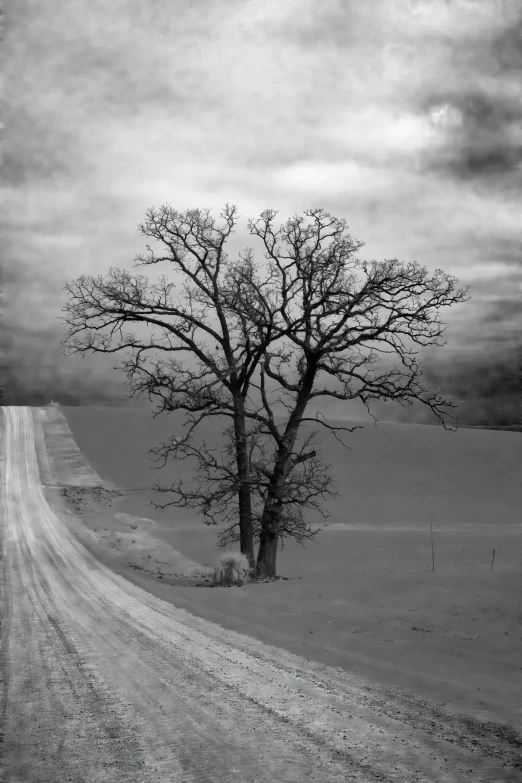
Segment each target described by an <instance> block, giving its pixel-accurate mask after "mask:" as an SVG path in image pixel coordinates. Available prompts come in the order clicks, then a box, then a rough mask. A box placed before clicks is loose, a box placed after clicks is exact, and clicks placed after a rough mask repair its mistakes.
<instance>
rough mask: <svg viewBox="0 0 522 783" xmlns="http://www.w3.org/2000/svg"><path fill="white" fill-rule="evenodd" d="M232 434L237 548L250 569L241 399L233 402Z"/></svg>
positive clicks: (250, 534)
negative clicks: (237, 511)
mask: <svg viewBox="0 0 522 783" xmlns="http://www.w3.org/2000/svg"><path fill="white" fill-rule="evenodd" d="M234 402H235V413H234V434H235V441H236V464H237V474H238V479H239V482H240V484H239V489H238V501H239V548H240V551H241V553H242V554H243V555H246V557H247V558H248V562H249V563H250V565H251V566H252V567H254V565H255V558H254V531H253V526H252V500H251V492H250V464H249V459H248V446H247V437H246V424H245V412H244V404H243V399H242V398H241V397H239V398H237V399H235V400H234Z"/></svg>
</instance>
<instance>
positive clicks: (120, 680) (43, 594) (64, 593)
mask: <svg viewBox="0 0 522 783" xmlns="http://www.w3.org/2000/svg"><path fill="white" fill-rule="evenodd" d="M2 429H3V443H2V452H3V471H2V473H3V475H2V482H3V486H2V536H3V558H2V564H3V569H4V582H3V602H2V652H1V654H2V673H3V679H2V682H3V686H4V703H3V707H4V713H3V724H4V725H3V727H2V732H3V743H2V744H1V746H0V747H1V751H0V752H1V753H2V762H1V771H2V773H3V775H2V778H3V780H5V781H16V783H22V781H23V783H33V782H34V783H36V781H38V783H51V782H52V783H60V782H61V781H75V782H76V781H78V782H79V781H85V782H88V783H102V782H103V783H106V782H107V783H111V782H112V781H118V783H124V782H125V781H129V782H130V781H133V782H134V781H136V783H137V782H138V781H140V783H144V782H147V781H151V783H152V782H154V783H162V781H169V782H172V783H178V782H179V783H181V781H183V782H186V783H192V782H194V783H205V782H206V781H209V782H210V781H212V782H213V783H220V782H221V781H223V782H224V781H226V782H227V783H230V782H231V781H241V782H244V783H248V782H249V781H256V782H258V783H263V782H264V781H266V782H267V783H268V781H270V783H272V781H281V782H282V783H284V782H286V781H296V782H297V781H299V783H301V781H307V780H315V781H321V783H328V782H329V781H343V783H344V782H345V781H350V780H356V781H375V780H385V781H400V782H401V783H405V782H406V781H431V782H433V781H436V782H437V783H439V782H440V783H443V781H451V782H453V781H464V780H465V781H467V780H472V781H474V783H477V782H478V781H487V783H494V781H515V780H517V779H518V776H519V775H520V770H518V771H517V769H516V757H515V749H514V747H513V746H512V745H510V744H509V741H508V739H509V738H508V739H502V738H501V737H500V736H499V733H498V730H497V731H496V732H495V731H493V730H492V729H486V728H483V730H482V732H480V731H479V730H478V729H476V730H475V729H473V728H471V727H470V726H469V725H466V724H465V723H463V722H462V721H461V720H460V719H459V718H458V717H457V716H453V718H452V717H451V716H448V715H447V714H442V713H441V712H440V710H439V711H434V710H433V709H432V708H431V707H430V706H429V705H428V704H426V703H422V704H421V703H419V702H414V701H413V700H411V699H410V700H409V699H407V698H405V697H402V696H401V695H400V694H396V695H395V696H392V695H390V694H389V693H388V694H384V692H381V691H379V690H378V689H377V688H376V687H375V686H367V685H366V684H365V683H364V682H362V681H360V680H358V679H356V678H352V677H350V676H347V675H346V674H343V673H342V672H339V671H337V670H334V669H332V668H329V667H326V666H322V665H319V664H315V663H310V662H308V661H306V660H304V659H302V658H299V657H297V656H294V655H291V654H289V653H286V652H284V651H281V650H277V649H276V648H273V647H269V646H266V645H264V644H261V643H260V642H258V641H255V640H253V639H250V638H249V637H246V636H242V635H240V634H236V633H233V632H230V631H226V630H224V629H222V628H220V627H219V626H217V625H214V624H212V623H208V622H206V621H203V620H201V619H198V618H196V617H193V616H191V615H189V614H188V613H186V612H185V611H182V610H178V609H176V608H175V607H173V606H171V605H170V604H167V603H165V602H163V601H161V600H159V599H157V598H155V597H154V596H152V595H150V594H149V593H147V592H145V591H144V590H141V589H140V588H138V587H136V586H134V585H132V584H131V583H129V582H127V581H126V580H125V579H123V578H122V577H119V576H117V575H115V574H113V573H112V572H111V571H109V570H108V569H107V568H105V567H103V566H102V565H101V564H99V563H98V562H97V561H96V560H95V559H93V558H92V557H91V556H90V555H89V554H88V553H87V552H86V551H85V549H83V548H82V547H81V545H80V544H79V543H78V542H77V541H76V539H75V538H74V537H73V536H72V535H71V534H70V533H69V531H68V530H67V528H66V527H65V526H64V524H63V523H62V522H61V520H60V519H59V518H58V517H57V515H56V514H55V513H54V511H53V510H52V508H51V507H50V506H49V505H48V504H47V502H46V500H45V498H44V495H43V493H42V487H41V484H40V478H39V473H38V463H37V459H36V453H35V447H34V432H33V420H32V415H31V410H30V409H28V408H4V409H3V428H2ZM260 589H262V587H261V586H260Z"/></svg>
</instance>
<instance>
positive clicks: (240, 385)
mask: <svg viewBox="0 0 522 783" xmlns="http://www.w3.org/2000/svg"><path fill="white" fill-rule="evenodd" d="M221 217H222V218H223V221H224V222H223V223H222V224H221V225H217V224H216V221H215V219H214V218H212V217H211V216H210V211H209V210H187V211H186V212H178V211H176V210H174V209H172V208H171V207H169V206H163V207H161V208H160V209H159V210H156V209H154V208H152V209H149V210H148V211H147V213H146V220H145V222H144V223H141V224H140V225H139V227H138V228H139V231H140V233H141V234H142V236H144V237H148V238H151V239H153V240H155V241H156V243H157V244H158V245H159V252H158V253H156V252H155V251H154V250H153V249H152V247H151V246H150V245H147V246H146V250H147V253H146V254H145V255H138V256H136V258H135V264H134V265H135V266H152V265H157V264H159V263H161V262H169V263H170V264H171V265H172V266H173V267H174V270H175V271H176V272H178V273H181V280H180V287H181V295H178V296H175V291H174V289H175V288H176V287H177V283H176V282H174V281H172V280H171V281H169V280H168V279H167V277H166V276H164V275H162V276H161V277H159V280H158V282H157V283H153V284H149V281H148V279H147V278H146V277H144V276H143V275H132V274H130V273H129V272H128V271H124V270H123V271H122V270H118V269H115V268H111V269H110V270H109V274H108V275H107V276H106V277H105V278H104V277H102V276H101V275H100V276H97V277H92V276H90V277H87V276H82V277H80V278H79V279H78V280H76V281H74V282H73V283H67V285H66V286H65V290H66V291H67V292H68V293H69V294H70V297H69V300H68V302H67V303H66V305H65V306H64V307H63V310H62V311H63V312H64V313H65V316H64V317H63V318H62V319H61V320H62V321H64V322H65V323H66V325H67V327H68V330H67V334H66V337H65V340H64V342H63V346H64V352H65V353H66V354H71V353H79V354H81V355H86V354H87V352H94V353H116V352H120V351H124V350H128V351H129V353H128V355H127V358H126V359H125V360H124V361H123V363H122V364H121V365H119V366H118V367H117V368H116V369H122V370H124V371H125V372H126V373H127V377H128V380H129V383H130V395H129V396H130V397H134V396H137V395H141V394H147V395H148V397H149V399H150V400H152V399H153V398H156V399H157V398H159V400H160V404H159V405H160V406H159V409H158V411H157V413H156V414H155V415H158V414H159V413H161V412H163V411H167V412H169V411H176V410H182V411H185V414H186V422H185V425H186V426H187V427H188V432H187V435H190V433H192V432H193V431H194V430H195V429H196V428H197V426H198V425H199V424H200V423H201V421H202V420H204V419H205V418H208V417H215V416H220V417H221V416H225V417H228V418H229V419H231V420H232V422H233V430H234V451H235V479H234V491H235V492H236V494H237V498H238V507H239V508H238V510H239V519H238V525H239V529H240V548H241V552H242V553H244V554H245V555H246V556H247V557H248V559H249V561H250V562H251V563H252V564H253V563H254V549H253V528H252V507H251V497H250V494H251V493H250V481H249V460H248V452H247V438H246V424H245V398H246V395H247V394H248V388H249V383H250V379H251V376H252V373H253V372H254V370H255V368H256V365H257V364H258V362H259V361H260V359H261V357H262V355H263V350H264V349H265V348H266V347H267V345H268V343H269V342H270V339H271V330H270V327H269V326H268V328H267V327H266V322H265V329H264V330H263V333H261V332H259V331H257V330H252V329H249V325H248V324H247V323H246V322H245V320H244V317H243V316H242V315H241V313H236V312H234V311H233V310H229V309H227V306H226V302H225V299H224V297H223V294H222V285H223V281H224V280H225V278H226V279H227V280H228V284H229V288H230V281H231V280H233V268H232V274H230V273H229V266H230V262H229V260H228V257H227V255H226V253H225V251H224V247H225V244H226V241H227V239H228V237H229V236H230V234H231V233H232V232H233V230H234V227H235V224H236V223H237V208H236V207H235V206H229V205H228V204H227V205H226V207H225V209H224V210H223V212H222V213H221ZM131 325H137V326H138V327H139V326H140V325H141V327H147V329H148V335H146V336H145V337H139V336H138V335H137V334H136V333H135V332H132V331H128V329H129V327H130V326H131ZM142 331H143V329H142ZM258 337H259V338H260V341H259V340H258V339H257V338H258ZM158 357H160V358H158ZM217 499H219V493H218V496H217Z"/></svg>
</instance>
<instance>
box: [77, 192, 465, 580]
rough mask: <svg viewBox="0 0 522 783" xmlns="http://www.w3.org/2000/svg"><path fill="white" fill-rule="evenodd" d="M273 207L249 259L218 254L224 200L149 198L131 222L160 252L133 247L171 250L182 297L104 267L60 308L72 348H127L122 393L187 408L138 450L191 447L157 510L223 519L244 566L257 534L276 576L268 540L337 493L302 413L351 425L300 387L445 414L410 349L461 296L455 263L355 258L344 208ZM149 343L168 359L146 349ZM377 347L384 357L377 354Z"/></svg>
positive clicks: (310, 533)
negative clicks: (299, 211) (338, 212)
mask: <svg viewBox="0 0 522 783" xmlns="http://www.w3.org/2000/svg"><path fill="white" fill-rule="evenodd" d="M276 214H277V213H276V212H274V211H272V210H267V211H265V212H263V213H262V214H261V216H260V219H259V220H257V221H249V224H248V225H249V230H250V233H251V234H252V235H254V236H257V237H258V238H260V239H261V240H262V242H263V245H264V248H265V260H266V263H265V265H261V264H259V263H258V262H256V260H255V258H254V255H253V251H252V250H251V249H247V250H246V251H244V252H243V253H242V254H240V255H239V258H238V260H237V261H236V262H234V263H231V262H229V261H228V258H227V257H226V255H225V253H224V250H223V248H224V244H225V242H226V240H227V238H228V236H229V235H230V233H231V232H232V230H233V227H234V224H235V220H236V208H235V207H229V206H228V205H227V206H226V208H225V210H224V211H223V212H222V217H224V219H225V225H224V226H221V227H216V224H215V221H214V220H213V219H212V218H210V216H209V211H208V210H206V211H204V212H202V211H200V210H193V211H188V212H186V213H178V212H176V211H174V210H172V209H171V208H170V207H162V208H161V210H159V211H155V210H149V211H148V213H147V220H146V222H145V223H144V224H142V225H140V231H141V233H142V234H143V235H145V236H148V237H152V238H154V239H156V240H157V241H158V242H160V244H161V245H162V246H163V247H164V248H165V255H163V256H157V255H155V254H154V252H153V251H152V249H151V248H150V247H149V246H147V250H148V255H147V256H137V259H136V261H137V263H138V264H142V265H150V264H157V263H159V262H160V261H170V262H171V263H173V264H174V266H175V268H177V269H178V270H179V271H180V272H181V273H182V275H183V276H184V278H185V281H184V284H183V294H184V299H185V303H181V302H180V301H179V300H178V301H176V302H175V301H174V299H173V297H172V289H173V288H174V286H175V284H174V283H172V282H168V281H167V280H166V278H165V277H162V278H161V279H160V281H159V283H157V284H155V285H152V286H150V285H149V284H148V281H147V280H146V278H143V277H140V276H134V277H133V276H131V275H130V274H129V273H127V272H121V271H118V270H114V269H111V271H110V273H109V276H108V278H107V279H106V280H104V279H103V278H101V277H98V278H96V279H94V278H85V277H82V278H80V279H79V280H78V281H76V283H74V284H72V285H69V284H68V285H67V286H66V290H67V291H69V293H70V294H71V297H72V299H71V301H70V302H69V303H68V304H67V305H66V306H65V308H64V311H65V313H66V317H65V319H64V320H65V321H66V323H67V324H68V326H69V331H68V334H67V338H66V345H67V346H68V348H69V350H70V351H73V352H80V353H83V354H85V353H86V352H87V351H98V352H103V353H112V352H115V351H120V350H123V349H125V348H129V349H130V350H131V356H130V358H128V359H127V360H126V361H125V362H124V363H123V365H122V369H125V370H126V372H127V374H128V378H129V381H130V384H131V396H133V395H135V394H142V393H147V394H148V395H149V398H151V397H153V396H157V397H159V398H160V399H161V407H160V409H159V410H158V413H161V412H162V411H173V410H183V411H185V413H186V417H187V421H186V425H187V431H186V432H185V434H184V435H182V436H181V437H179V436H178V437H173V438H170V439H168V440H167V441H166V442H165V443H164V444H162V445H161V446H159V447H157V448H155V449H153V450H152V451H153V453H154V454H155V455H156V457H157V460H158V462H159V463H160V464H165V462H166V461H167V460H168V459H170V458H174V459H188V458H192V459H194V460H195V475H196V476H197V477H198V479H199V482H198V483H196V485H195V487H194V488H192V489H190V488H187V486H186V485H185V484H183V483H182V482H176V483H175V484H172V485H171V486H170V487H168V488H166V487H157V489H158V490H160V491H163V492H171V493H173V494H174V495H175V499H174V500H173V501H172V503H169V502H167V503H165V504H164V505H163V506H161V508H165V507H166V506H168V505H172V504H176V505H178V506H189V507H192V508H197V509H199V510H200V511H201V512H202V514H203V517H204V520H205V522H206V523H207V524H218V522H219V521H221V522H225V524H226V527H225V529H224V530H223V531H222V532H221V536H220V541H219V543H220V546H222V547H223V548H225V547H226V546H228V545H230V544H231V543H233V542H235V541H237V540H239V542H240V548H241V551H242V552H243V553H244V554H246V555H247V557H248V558H249V560H250V562H251V563H252V564H253V562H254V541H257V540H259V551H258V556H257V564H256V571H257V575H258V576H259V577H264V576H269V577H271V576H275V573H276V556H277V549H278V543H279V541H280V540H281V541H282V542H283V540H284V538H285V537H292V538H295V539H296V540H297V541H299V542H301V543H302V542H303V541H304V540H307V539H313V538H314V537H315V535H316V534H317V532H318V531H317V530H313V529H312V527H311V526H310V524H309V523H307V521H306V518H305V514H304V512H305V511H306V510H310V509H314V510H317V511H318V512H319V513H322V514H323V516H325V510H324V503H323V500H324V498H325V496H327V495H335V494H336V493H335V491H334V489H333V480H332V476H331V473H330V471H329V466H324V465H323V464H322V462H321V459H320V454H319V452H318V449H317V448H316V446H317V445H318V441H317V438H316V436H317V433H316V432H313V433H311V434H308V435H307V436H306V437H305V438H304V442H303V443H301V444H300V445H298V436H299V431H300V427H301V425H302V423H303V422H311V421H312V422H314V423H315V424H318V425H320V426H321V427H322V428H325V429H326V430H328V431H330V432H331V433H333V435H334V436H335V437H337V438H338V439H339V440H341V439H340V433H341V432H343V431H344V432H352V431H353V430H354V429H356V428H357V427H342V426H335V425H334V424H333V423H331V422H328V421H327V420H326V418H325V417H324V416H322V415H320V414H317V415H316V416H315V417H309V416H308V417H307V416H305V412H306V409H307V407H308V405H309V403H310V402H311V401H312V400H316V399H317V400H319V399H320V398H322V397H332V398H336V399H338V400H354V399H360V400H361V402H362V403H363V404H364V405H365V406H366V407H367V409H368V411H369V403H370V402H371V400H375V399H378V400H383V399H384V400H396V401H398V402H400V403H401V404H411V403H412V402H413V401H414V400H419V401H420V402H422V403H424V404H425V405H426V406H428V407H429V408H430V409H431V411H432V412H433V413H434V415H435V416H436V417H438V418H439V420H440V421H441V422H442V424H443V426H444V427H445V428H448V427H447V423H446V417H448V418H452V416H451V409H452V408H454V407H456V406H454V405H453V404H452V403H451V402H448V401H446V400H444V399H443V398H442V397H441V396H440V394H439V393H438V391H437V392H435V393H431V392H429V391H428V390H427V389H426V388H425V385H424V384H423V376H422V367H421V364H420V362H418V361H417V358H416V356H417V353H418V351H416V350H414V348H415V346H416V345H417V346H429V345H443V344H444V343H440V342H439V338H440V337H441V336H442V334H443V332H444V331H445V330H444V328H443V325H442V324H441V322H440V321H439V318H438V314H439V311H440V309H441V308H443V307H448V306H451V305H452V304H455V303H457V302H462V301H465V294H466V290H465V289H457V288H456V287H455V286H456V282H457V281H456V279H455V278H454V277H452V276H450V275H447V274H445V273H443V272H442V271H440V270H436V271H435V272H434V273H433V274H432V275H430V274H429V273H428V272H427V270H426V269H424V268H422V267H420V266H419V265H418V264H417V263H416V262H413V263H408V264H404V263H400V262H399V261H397V260H396V259H392V260H386V261H382V262H376V261H371V262H367V261H361V260H360V259H358V258H357V257H356V253H357V251H358V250H359V249H360V248H361V247H362V246H363V243H361V242H359V241H357V240H354V239H353V238H352V237H351V236H350V235H349V234H348V231H347V225H346V221H344V220H339V219H337V218H334V217H332V216H331V215H329V214H328V213H326V212H325V211H324V210H321V209H313V210H308V211H306V212H305V213H304V216H296V217H294V218H291V219H290V220H288V221H287V222H286V224H284V225H283V226H280V227H279V229H277V230H276V229H275V228H274V219H275V216H276ZM210 316H212V317H213V318H214V321H215V323H214V324H212V319H211V318H210ZM127 322H134V323H137V324H140V323H141V324H144V325H145V326H147V327H152V328H157V329H158V330H159V335H156V334H153V335H152V336H151V337H150V338H149V339H148V340H140V339H138V338H137V337H136V335H135V334H134V333H124V332H123V328H124V327H125V325H126V323H127ZM209 343H212V345H214V346H215V348H214V349H213V348H212V347H210V346H209ZM154 351H155V352H156V353H157V352H159V353H160V355H161V353H162V352H163V353H165V354H166V355H167V356H168V357H169V358H168V359H167V360H166V359H159V360H158V359H151V358H148V357H149V356H150V355H151V353H152V352H154ZM173 352H184V353H185V356H187V355H188V356H189V357H190V358H191V359H192V364H188V365H185V364H183V363H182V362H181V361H180V360H177V359H173V358H172V353H173ZM390 356H392V357H393V358H394V360H395V361H396V362H397V365H398V366H392V367H390V366H388V367H386V365H387V364H388V365H389V357H390ZM281 409H283V410H284V415H283V417H282V419H283V420H282V421H281V420H279V419H280V418H281V417H280V415H279V413H278V411H280V410H281ZM156 415H157V414H156ZM211 416H218V417H221V416H225V417H228V419H229V420H230V419H231V420H232V423H231V424H229V425H228V427H226V428H225V429H224V431H223V432H224V435H225V440H224V445H223V446H222V448H221V449H220V450H218V449H217V448H216V446H215V444H213V445H209V444H206V443H203V444H199V445H198V444H196V443H195V442H194V437H193V436H194V432H195V430H196V428H197V427H198V425H199V424H200V422H201V421H202V420H203V419H204V418H207V417H211ZM341 442H342V443H343V445H346V444H344V442H343V441H342V440H341Z"/></svg>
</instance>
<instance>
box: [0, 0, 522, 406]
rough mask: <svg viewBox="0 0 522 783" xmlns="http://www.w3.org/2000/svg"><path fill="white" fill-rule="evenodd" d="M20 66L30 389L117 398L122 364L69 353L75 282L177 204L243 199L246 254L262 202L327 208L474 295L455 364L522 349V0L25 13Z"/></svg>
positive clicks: (18, 207) (65, 0)
mask: <svg viewBox="0 0 522 783" xmlns="http://www.w3.org/2000/svg"><path fill="white" fill-rule="evenodd" d="M5 52H6V54H5V71H6V79H5V81H6V98H5V101H6V108H5V119H6V134H5V147H4V176H3V191H4V226H3V234H4V240H3V244H4V252H5V255H4V261H3V264H4V269H3V288H4V303H5V304H4V309H5V312H4V330H5V334H6V336H7V340H6V341H5V343H6V346H7V348H5V349H4V351H6V352H7V358H5V357H4V362H7V364H8V365H9V368H8V369H9V377H10V379H11V382H12V383H13V384H14V387H13V388H16V389H17V390H18V392H19V393H20V394H21V392H22V390H23V389H24V388H25V389H30V390H34V389H35V388H38V389H40V390H44V391H45V393H47V391H48V390H52V389H53V388H54V389H55V390H56V391H59V390H61V391H62V392H63V391H67V390H69V391H71V393H72V391H73V390H74V389H76V390H77V391H78V395H79V397H80V398H81V396H82V393H84V392H85V394H86V395H87V396H88V395H89V394H91V393H92V392H93V391H95V390H96V391H97V392H99V393H100V394H101V397H103V396H104V395H105V396H106V397H107V398H109V397H110V396H111V394H113V391H111V390H112V388H113V377H112V376H110V375H106V370H105V369H104V368H106V367H107V364H105V365H104V366H103V368H101V367H99V366H98V365H94V364H92V363H87V365H86V364H85V362H84V363H83V364H81V363H79V362H76V361H75V360H71V359H70V358H69V359H66V358H62V357H61V356H60V353H59V347H58V343H59V340H60V338H61V331H60V330H61V328H62V327H61V326H60V325H59V323H58V321H57V317H58V316H59V315H60V308H61V306H62V304H63V302H64V296H65V294H64V292H63V290H62V287H63V285H64V283H65V282H66V281H67V280H72V279H74V278H75V277H78V276H79V275H81V274H97V273H104V272H106V271H107V270H108V268H109V266H111V265H114V266H120V267H130V265H131V263H132V261H133V257H134V254H135V253H136V252H140V251H141V250H143V245H144V242H143V239H142V238H141V237H140V236H139V235H138V233H137V229H136V226H137V223H138V222H139V221H140V220H142V219H143V217H144V212H145V210H146V209H147V207H150V206H160V205H161V204H163V203H165V202H169V203H170V204H171V205H172V206H174V207H175V208H177V209H186V208H192V207H211V208H212V209H213V210H215V211H216V213H219V211H220V210H221V208H222V207H223V205H224V204H225V202H230V203H234V204H237V205H238V207H239V211H240V214H241V215H242V221H241V223H240V226H239V228H238V231H237V233H236V235H235V237H234V241H233V243H232V244H231V246H230V250H231V251H232V253H233V252H234V251H237V250H239V249H240V248H242V247H244V246H245V245H250V246H253V247H254V250H257V249H258V246H257V245H256V244H255V241H254V240H253V239H252V238H251V237H249V236H248V234H247V232H246V219H247V218H248V217H256V216H257V215H258V214H259V213H260V212H261V211H262V210H263V209H266V208H273V209H277V210H279V211H280V217H281V219H282V220H285V219H286V218H287V217H289V216H291V215H293V214H295V213H296V212H300V211H302V210H304V209H307V208H310V207H323V208H325V209H326V210H328V211H329V212H331V213H333V214H334V215H336V216H337V217H344V218H346V219H347V221H348V223H349V226H350V232H351V233H352V234H353V235H354V236H355V237H357V238H358V239H361V240H363V241H365V243H366V247H365V248H364V250H363V251H362V255H363V256H364V257H367V258H377V259H382V258H393V257H397V258H400V259H402V260H404V261H409V260H413V259H416V260H417V261H419V262H420V263H422V264H423V265H426V266H428V267H429V268H432V269H434V268H436V267H440V268H442V269H444V270H445V271H448V272H450V273H452V274H455V275H457V276H458V277H459V278H460V280H461V282H462V284H466V285H468V284H469V285H471V291H470V293H471V296H472V299H471V300H470V302H468V303H466V304H464V305H459V306H458V307H455V308H454V312H451V313H448V314H445V315H444V317H445V320H447V322H448V323H449V324H450V329H449V330H448V334H447V337H448V339H449V344H448V350H451V351H452V352H453V355H455V356H459V355H464V353H466V352H468V353H469V352H470V351H471V352H473V355H474V356H481V357H487V356H498V355H499V353H502V352H503V351H504V352H507V353H506V355H507V354H508V353H509V350H510V349H511V348H513V347H516V344H517V341H518V339H519V334H520V323H521V313H520V302H521V278H522V261H521V248H522V235H521V220H520V216H521V214H522V209H521V208H522V196H521V193H522V188H521V185H522V163H521V161H522V101H521V98H522V78H521V77H522V11H521V7H520V1H519V0H372V1H371V2H360V0H53V2H52V3H40V2H36V0H18V2H17V3H16V4H13V8H12V9H11V16H10V19H8V22H7V34H6V47H5ZM259 252H261V251H260V250H259ZM517 330H518V334H517ZM515 353H516V352H515ZM448 355H449V354H448ZM514 355H515V354H514V353H511V356H514ZM86 361H87V360H86ZM484 361H485V359H484ZM109 364H110V365H112V364H114V359H111V362H110V363H109ZM86 366H87V367H88V371H86V369H85V368H86ZM82 389H83V392H82ZM101 389H103V391H101ZM114 393H116V392H114ZM22 396H23V395H22ZM20 399H21V398H20Z"/></svg>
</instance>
